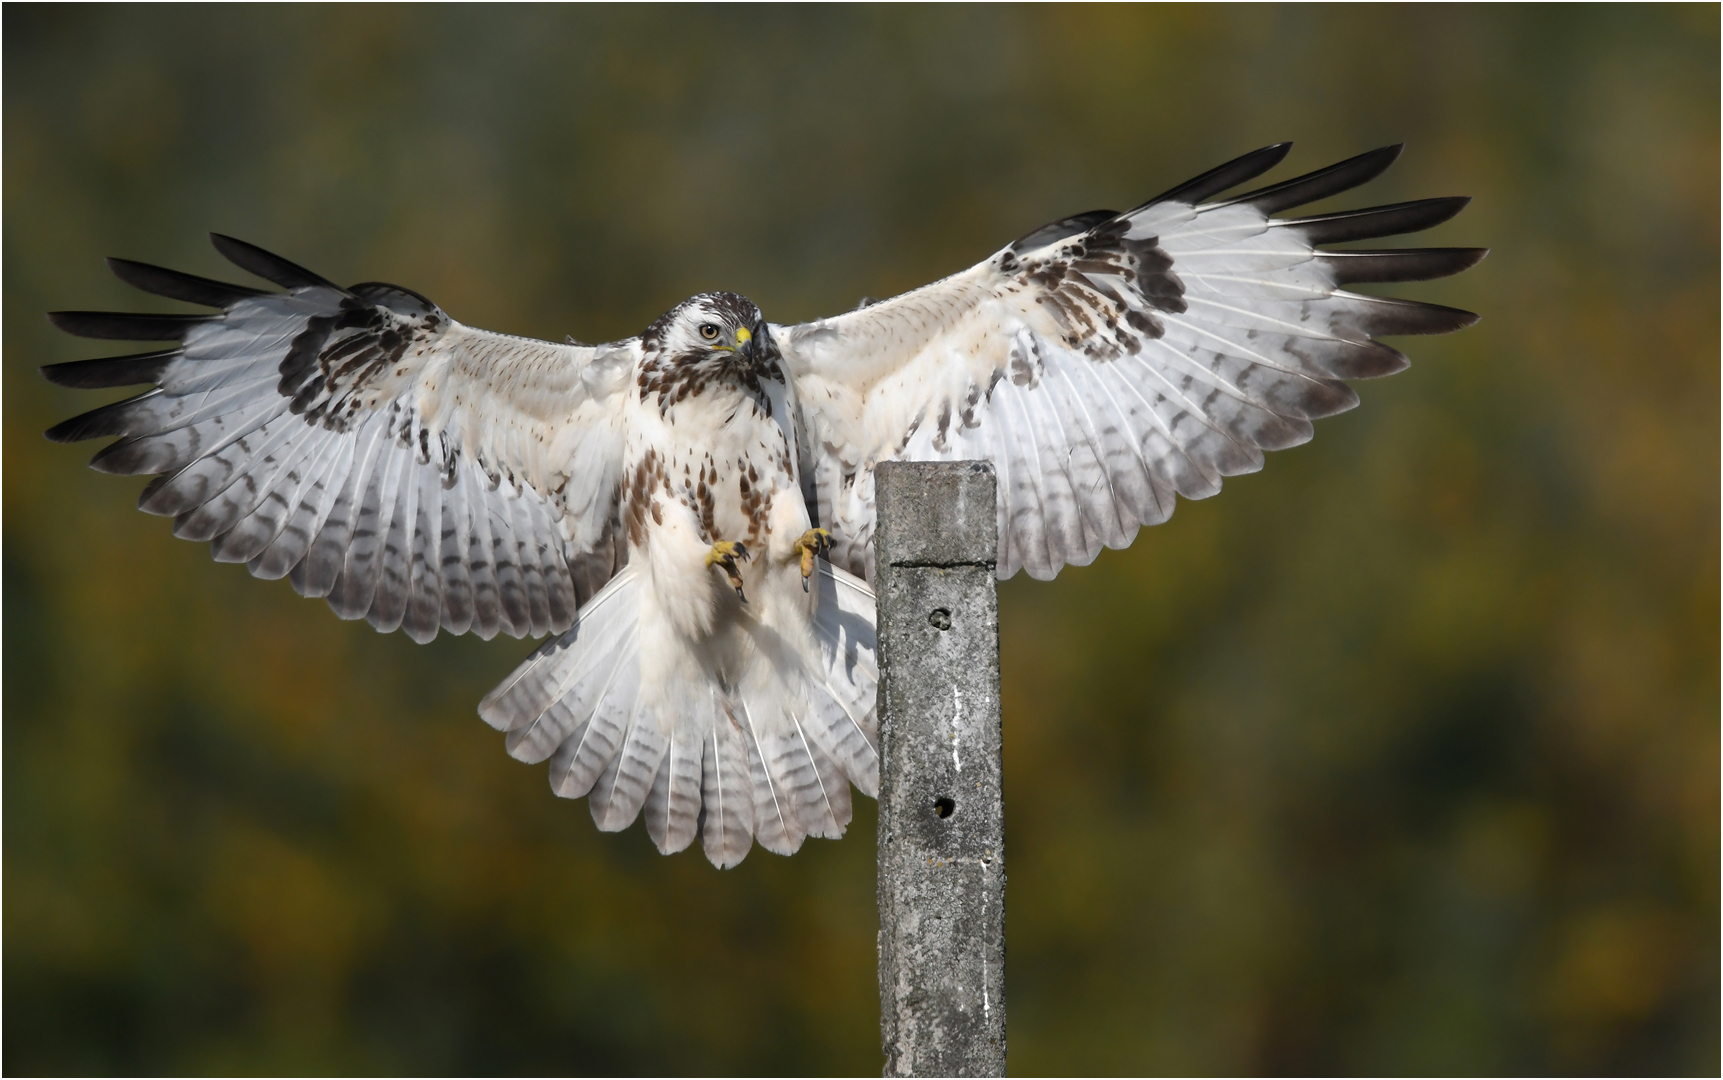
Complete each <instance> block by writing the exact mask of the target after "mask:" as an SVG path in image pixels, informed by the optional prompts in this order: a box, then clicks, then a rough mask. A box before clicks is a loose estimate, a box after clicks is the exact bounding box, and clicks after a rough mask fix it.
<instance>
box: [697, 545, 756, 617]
mask: <svg viewBox="0 0 1723 1080" xmlns="http://www.w3.org/2000/svg"><path fill="white" fill-rule="evenodd" d="M751 557H752V556H751V555H750V554H749V553H748V545H746V544H744V543H742V541H740V540H720V541H718V542H717V543H716V544H713V545H712V550H711V551H708V552H707V553H706V565H707V566H721V567H723V568H724V576H725V577H728V578H729V579H730V587H731V588H732V589H735V590H736V599H738V600H740V601H742V603H744V604H746V603H747V602H748V598H747V597H746V596H744V595H743V594H742V575H741V573H740V572H738V571H737V569H736V560H737V559H741V560H742V561H743V562H747V561H748V560H749V559H750V558H751Z"/></svg>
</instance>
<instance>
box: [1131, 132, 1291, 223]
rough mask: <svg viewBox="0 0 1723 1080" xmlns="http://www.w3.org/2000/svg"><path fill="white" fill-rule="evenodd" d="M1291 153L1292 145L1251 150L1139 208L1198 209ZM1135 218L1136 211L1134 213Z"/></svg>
mask: <svg viewBox="0 0 1723 1080" xmlns="http://www.w3.org/2000/svg"><path fill="white" fill-rule="evenodd" d="M1291 149H1292V144H1291V143H1289V142H1283V143H1275V144H1274V145H1273V146H1265V147H1263V148H1262V149H1261V150H1252V151H1251V152H1250V153H1248V154H1245V155H1243V156H1242V157H1236V158H1233V159H1232V160H1231V161H1229V162H1227V163H1226V164H1225V165H1218V166H1216V167H1215V168H1212V169H1210V170H1209V171H1208V172H1206V173H1203V174H1202V175H1201V176H1197V177H1193V178H1192V179H1189V180H1186V181H1185V182H1184V183H1182V184H1180V185H1179V186H1178V187H1175V188H1171V189H1169V190H1167V191H1163V192H1161V193H1160V194H1159V195H1156V196H1155V197H1154V198H1152V199H1150V200H1149V201H1148V202H1145V203H1143V204H1142V206H1139V207H1137V210H1141V209H1143V207H1144V206H1153V205H1155V204H1156V203H1163V202H1183V203H1190V204H1191V205H1193V206H1194V205H1196V204H1197V203H1200V202H1202V201H1203V200H1204V199H1207V198H1209V197H1210V196H1213V195H1218V194H1220V193H1221V192H1223V191H1225V190H1226V189H1227V188H1230V187H1236V186H1238V185H1239V184H1242V183H1244V182H1245V181H1247V180H1254V179H1256V178H1257V177H1259V176H1261V175H1262V174H1263V173H1265V172H1267V171H1268V170H1270V169H1272V168H1274V167H1275V166H1276V165H1279V164H1280V163H1281V161H1282V160H1283V159H1284V158H1285V157H1286V155H1287V153H1288V152H1289V151H1290V150H1291ZM1131 212H1132V213H1133V214H1134V213H1136V210H1133V211H1131Z"/></svg>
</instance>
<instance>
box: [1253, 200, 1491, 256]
mask: <svg viewBox="0 0 1723 1080" xmlns="http://www.w3.org/2000/svg"><path fill="white" fill-rule="evenodd" d="M1471 202H1472V197H1471V196H1470V195H1447V196H1442V197H1438V198H1433V199H1415V200H1413V201H1411V202H1402V203H1389V204H1388V205H1386V206H1367V207H1363V208H1361V209H1358V210H1342V211H1340V212H1338V213H1334V214H1317V215H1314V216H1312V217H1306V218H1280V219H1276V220H1274V221H1272V222H1270V224H1271V225H1274V226H1276V227H1282V228H1292V229H1298V230H1299V231H1300V232H1302V233H1303V234H1304V236H1305V239H1307V240H1308V241H1310V243H1312V244H1344V243H1348V242H1350V241H1354V240H1376V239H1380V238H1382V237H1384V236H1403V235H1405V234H1406V233H1415V232H1423V231H1424V230H1425V229H1431V228H1434V227H1436V226H1437V225H1440V224H1442V223H1443V222H1446V221H1449V220H1451V219H1452V218H1453V217H1454V216H1455V215H1457V214H1458V213H1459V212H1460V211H1462V210H1464V209H1465V208H1466V207H1467V206H1469V205H1470V204H1471Z"/></svg>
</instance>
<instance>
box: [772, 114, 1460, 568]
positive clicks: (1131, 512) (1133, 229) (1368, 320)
mask: <svg viewBox="0 0 1723 1080" xmlns="http://www.w3.org/2000/svg"><path fill="white" fill-rule="evenodd" d="M1289 147H1290V144H1280V145H1277V146H1271V147H1266V148H1264V149H1262V150H1258V151H1255V152H1254V153H1251V154H1247V155H1245V156H1243V157H1241V158H1238V159H1236V160H1234V161H1231V162H1228V163H1227V164H1225V165H1222V166H1220V167H1219V168H1216V169H1213V170H1211V171H1210V172H1208V173H1205V174H1203V175H1202V176H1199V177H1197V178H1195V179H1193V180H1191V181H1188V182H1187V183H1185V184H1181V185H1180V186H1178V187H1176V188H1174V189H1172V190H1171V191H1168V192H1166V193H1165V194H1163V195H1160V196H1158V197H1156V198H1155V199H1151V200H1150V201H1148V202H1146V203H1144V204H1143V205H1141V206H1139V207H1137V208H1136V209H1134V210H1130V211H1127V212H1125V213H1122V214H1120V213H1114V212H1112V211H1105V210H1101V211H1090V212H1089V213H1086V214H1079V215H1076V216H1074V217H1070V218H1065V219H1062V220H1061V221H1057V222H1054V223H1052V224H1050V225H1047V226H1043V227H1042V228H1040V229H1037V230H1035V231H1033V232H1031V233H1029V234H1028V235H1026V236H1024V237H1023V238H1022V239H1020V240H1018V241H1016V242H1015V243H1013V244H1011V245H1009V246H1007V247H1005V248H1003V249H1001V250H1000V251H999V252H997V253H996V254H994V255H993V256H992V257H991V258H989V259H988V260H986V261H985V262H982V263H980V264H978V265H976V266H974V267H971V268H970V269H968V270H965V271H963V272H962V273H959V274H956V275H953V276H952V277H949V278H946V279H944V280H942V281H939V282H935V283H933V284H931V285H927V286H924V287H922V288H920V289H916V290H914V291H911V292H908V293H905V294H903V295H901V296H898V297H896V298H893V299H891V300H886V301H883V302H880V303H877V304H872V305H870V306H868V307H865V308H862V309H859V310H857V311H853V312H850V313H848V314H845V315H840V316H837V317H834V318H830V319H822V320H818V321H816V322H812V323H805V324H801V325H798V326H789V327H774V328H773V333H774V336H775V337H776V338H777V340H778V343H779V348H780V350H781V351H782V353H783V355H784V357H785V359H786V363H787V364H788V367H789V369H790V372H791V374H792V377H793V378H794V379H795V381H796V389H797V397H798V400H799V402H800V406H801V409H802V413H803V423H802V425H801V431H802V439H803V446H802V448H801V452H802V460H803V462H804V465H803V476H804V487H805V488H806V489H807V490H806V494H807V496H808V499H809V502H810V505H811V506H813V507H815V508H816V509H817V513H818V516H819V518H820V523H821V524H823V525H825V526H826V527H828V528H830V529H832V531H833V533H834V547H833V554H832V558H833V560H834V561H835V562H837V563H838V564H839V565H843V566H847V567H848V568H849V569H851V570H852V571H853V572H855V573H858V574H859V573H869V574H871V568H872V567H871V564H872V544H871V541H872V535H873V473H872V469H873V466H874V465H875V464H876V463H878V462H879V461H884V460H891V459H908V460H938V459H966V458H984V459H988V460H991V461H992V462H993V463H994V466H995V468H996V470H997V472H998V477H999V492H1000V503H999V538H1000V548H999V576H1000V577H1002V578H1004V577H1009V576H1010V575H1012V574H1014V573H1015V572H1016V571H1017V570H1018V569H1020V568H1021V569H1026V570H1027V571H1028V572H1029V574H1030V576H1032V577H1036V578H1042V579H1045V578H1051V577H1052V576H1054V574H1056V573H1057V572H1058V571H1059V568H1060V567H1062V566H1064V565H1066V564H1068V563H1069V564H1076V565H1084V564H1087V563H1089V562H1091V561H1092V560H1093V559H1094V558H1095V556H1096V555H1097V554H1099V552H1100V550H1101V548H1102V547H1112V548H1119V547H1124V546H1125V545H1127V544H1129V543H1130V542H1131V540H1132V539H1133V538H1134V537H1135V535H1136V532H1137V530H1138V529H1139V528H1140V527H1141V526H1143V525H1153V524H1158V523H1160V522H1162V521H1165V520H1166V519H1167V517H1168V516H1169V515H1171V513H1172V511H1173V505H1174V497H1175V495H1183V496H1185V497H1186V498H1192V499H1197V498H1205V497H1207V496H1209V495H1212V494H1214V493H1215V492H1217V491H1218V490H1220V483H1221V479H1222V478H1223V477H1226V476H1233V475H1237V474H1239V473H1244V472H1253V471H1255V470H1257V469H1260V468H1261V467H1262V463H1263V453H1264V451H1267V450H1279V449H1283V448H1285V447H1289V446H1294V445H1297V444H1299V443H1302V442H1304V441H1306V440H1308V439H1309V438H1310V435H1311V430H1312V429H1311V421H1313V420H1316V419H1319V418H1321V417H1324V416H1329V415H1332V414H1334V413H1337V412H1342V411H1344V410H1346V409H1350V408H1352V407H1353V406H1354V405H1356V404H1357V403H1358V398H1357V395H1356V394H1355V393H1354V392H1353V391H1352V389H1351V388H1350V387H1349V386H1347V385H1346V383H1345V382H1344V381H1343V380H1345V379H1353V378H1371V377H1375V376H1380V375H1387V374H1391V373H1393V372H1395V371H1399V370H1401V369H1402V368H1404V367H1405V366H1406V364H1407V360H1406V358H1405V357H1404V356H1403V355H1402V354H1401V353H1399V352H1398V351H1397V350H1395V349H1393V348H1391V347H1389V346H1387V345H1384V344H1382V343H1380V342H1378V341H1376V340H1375V338H1376V337H1377V336H1380V335H1393V334H1430V333H1445V332H1448V331H1451V330H1456V329H1459V328H1461V327H1463V326H1467V325H1470V324H1471V323H1472V322H1474V321H1476V318H1477V317H1476V316H1475V315H1472V314H1471V313H1469V312H1464V311H1458V310H1455V309H1452V308H1445V307H1439V306H1437V305H1433V304H1423V303H1417V302H1413V301H1407V300H1395V299H1388V298H1384V297H1376V296H1367V295H1362V294H1358V293H1351V292H1347V291H1345V290H1344V289H1342V288H1341V286H1342V285H1345V284H1349V283H1354V282H1366V281H1367V282H1381V281H1414V280H1425V279H1428V278H1434V277H1440V276H1443V275H1447V274H1453V273H1458V272H1459V271H1461V270H1464V269H1466V268H1467V267H1470V266H1471V265H1473V264H1474V263H1476V262H1477V261H1478V260H1479V259H1481V258H1482V257H1483V256H1484V254H1485V252H1484V251H1483V250H1481V249H1472V248H1452V249H1440V248H1437V249H1429V248H1425V249H1403V250H1392V251H1345V252H1328V251H1324V250H1321V249H1320V247H1319V245H1321V244H1326V243H1335V242H1340V241H1350V240H1363V239H1371V238H1375V237H1382V236H1392V235H1398V234H1402V233H1406V232H1412V231H1416V230H1419V229H1424V228H1428V227H1430V226H1431V225H1434V224H1437V223H1439V222H1441V221H1445V220H1447V219H1448V218H1450V217H1452V216H1453V215H1454V214H1455V213H1457V212H1458V211H1459V210H1460V208H1461V207H1463V206H1464V205H1465V203H1466V201H1467V200H1465V199H1427V200H1422V201H1419V202H1413V203H1401V204H1396V205H1393V206H1380V207H1372V208H1368V209H1363V210H1355V211H1347V212H1344V213H1339V214H1327V215H1322V216H1319V217H1309V218H1277V217H1274V216H1273V215H1275V214H1277V213H1280V212H1282V211H1285V210H1289V209H1292V208H1294V207H1297V206H1300V205H1303V204H1305V203H1309V202H1312V201H1315V200H1317V199H1321V198H1326V197H1327V196H1330V195H1334V194H1337V193H1339V192H1342V191H1345V190H1348V189H1350V188H1352V187H1355V186H1357V185H1359V184H1362V183H1364V182H1366V181H1368V180H1370V179H1373V178H1374V177H1375V176H1377V175H1379V174H1380V173H1381V172H1382V171H1383V170H1384V169H1386V168H1387V167H1388V165H1389V164H1391V163H1392V162H1393V160H1394V158H1395V157H1396V156H1398V154H1399V151H1400V148H1399V147H1397V146H1394V147H1386V148H1383V149H1381V150H1375V151H1371V152H1370V153H1367V154H1362V155H1359V156H1358V157H1355V158H1352V159H1349V160H1347V161H1343V162H1341V163H1339V164H1337V165H1334V166H1330V167H1329V168H1326V169H1322V170H1318V171H1317V172H1313V173H1309V174H1307V175H1304V176H1300V177H1296V178H1294V179H1292V180H1288V181H1285V182H1283V183H1279V184H1275V185H1272V186H1269V187H1265V188H1261V189H1258V190H1255V191H1252V192H1249V193H1247V194H1244V195H1239V196H1236V197H1233V198H1231V199H1224V200H1220V201H1206V200H1210V199H1213V198H1214V197H1215V196H1217V195H1220V194H1221V193H1222V192H1224V191H1226V190H1228V189H1230V188H1233V187H1235V186H1237V185H1239V184H1242V183H1245V182H1247V181H1249V180H1251V179H1254V178H1255V177H1257V176H1259V175H1261V174H1262V173H1264V172H1266V171H1267V170H1269V169H1270V168H1272V167H1273V166H1274V165H1276V164H1278V163H1279V161H1280V160H1281V159H1282V158H1283V157H1285V155H1286V152H1287V150H1288V149H1289Z"/></svg>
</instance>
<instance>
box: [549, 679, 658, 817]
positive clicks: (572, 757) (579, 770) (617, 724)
mask: <svg viewBox="0 0 1723 1080" xmlns="http://www.w3.org/2000/svg"><path fill="white" fill-rule="evenodd" d="M639 693H640V669H639V668H638V667H636V666H635V665H632V664H619V665H617V667H616V669H615V671H613V672H612V673H611V678H610V681H609V683H608V684H607V685H606V686H605V687H604V690H603V691H602V693H601V696H600V697H599V699H598V701H597V703H596V704H595V705H594V706H593V710H592V718H591V719H590V720H588V721H586V723H584V724H582V725H580V727H579V728H578V729H577V730H576V731H575V732H574V733H573V734H572V735H570V736H569V737H568V739H567V740H566V741H564V742H563V744H562V745H561V746H559V747H557V750H556V753H555V754H553V755H551V759H550V786H551V790H553V791H555V792H556V793H557V794H558V795H561V796H562V797H563V798H565V799H579V798H582V797H584V796H585V795H586V793H587V792H589V791H591V790H592V786H593V784H595V783H597V782H598V777H599V774H600V773H602V772H603V771H604V769H605V767H606V766H607V765H609V764H610V760H611V759H612V758H614V757H615V756H616V752H617V751H618V750H620V749H622V741H623V739H624V738H625V737H626V736H627V734H628V729H627V725H628V721H629V720H630V719H631V717H632V716H633V714H634V703H635V700H636V698H637V697H638V696H639Z"/></svg>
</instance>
